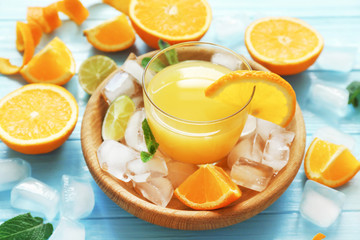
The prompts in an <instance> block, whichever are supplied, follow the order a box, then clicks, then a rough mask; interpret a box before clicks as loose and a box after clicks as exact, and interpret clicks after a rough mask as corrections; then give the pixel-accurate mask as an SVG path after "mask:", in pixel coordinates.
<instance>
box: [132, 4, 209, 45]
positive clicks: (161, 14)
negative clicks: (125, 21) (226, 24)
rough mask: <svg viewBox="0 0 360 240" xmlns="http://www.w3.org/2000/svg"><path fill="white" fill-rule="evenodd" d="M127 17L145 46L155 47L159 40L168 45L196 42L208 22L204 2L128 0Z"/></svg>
mask: <svg viewBox="0 0 360 240" xmlns="http://www.w3.org/2000/svg"><path fill="white" fill-rule="evenodd" d="M129 17H130V19H131V23H132V25H133V27H134V29H135V31H136V33H137V34H138V35H139V36H140V37H141V39H142V40H144V42H145V43H146V44H148V45H149V46H150V47H152V48H158V44H157V43H158V41H159V39H162V40H164V41H166V42H168V43H170V44H175V43H180V42H185V41H195V40H200V39H201V37H202V36H203V35H204V34H205V33H206V32H207V30H208V29H209V26H210V22H211V9H210V6H209V4H208V3H207V1H206V0H166V1H163V0H132V1H131V2H130V6H129Z"/></svg>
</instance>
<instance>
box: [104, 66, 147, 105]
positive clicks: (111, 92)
mask: <svg viewBox="0 0 360 240" xmlns="http://www.w3.org/2000/svg"><path fill="white" fill-rule="evenodd" d="M135 81H136V80H135V78H134V77H133V76H131V75H130V74H129V73H127V72H125V71H123V70H120V71H118V72H117V73H115V74H114V75H113V76H112V78H111V79H110V80H109V81H108V82H107V84H106V85H105V87H104V88H103V89H102V94H103V96H104V98H105V99H106V101H107V102H108V103H109V104H110V103H111V102H112V101H114V100H115V99H116V98H117V97H119V96H121V95H127V96H128V97H132V96H133V95H134V94H135V93H136V92H137V91H138V88H140V86H138V84H137V83H135Z"/></svg>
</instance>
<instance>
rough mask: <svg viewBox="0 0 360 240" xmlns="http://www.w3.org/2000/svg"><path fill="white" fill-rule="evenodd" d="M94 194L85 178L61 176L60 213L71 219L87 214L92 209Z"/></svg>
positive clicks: (83, 216)
mask: <svg viewBox="0 0 360 240" xmlns="http://www.w3.org/2000/svg"><path fill="white" fill-rule="evenodd" d="M94 205H95V196H94V191H93V189H92V187H91V184H90V183H89V182H88V181H86V180H85V179H82V178H79V177H73V176H68V175H63V176H62V191H61V203H60V214H61V216H63V217H67V218H70V219H73V220H77V219H80V218H85V217H87V216H89V215H90V214H91V212H92V210H93V209H94Z"/></svg>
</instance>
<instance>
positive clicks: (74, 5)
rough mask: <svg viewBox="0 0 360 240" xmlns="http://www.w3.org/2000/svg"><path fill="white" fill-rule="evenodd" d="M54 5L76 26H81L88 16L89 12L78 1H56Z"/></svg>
mask: <svg viewBox="0 0 360 240" xmlns="http://www.w3.org/2000/svg"><path fill="white" fill-rule="evenodd" d="M56 4H57V9H58V10H59V11H61V12H63V13H64V14H66V15H67V16H68V17H69V18H70V19H71V20H73V21H74V22H76V23H77V24H78V25H80V24H82V23H83V22H84V21H85V20H86V19H87V17H88V16H89V11H88V10H87V9H86V8H85V7H84V5H82V3H81V2H80V1H79V0H62V1H58V2H57V3H56Z"/></svg>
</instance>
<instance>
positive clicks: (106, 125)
mask: <svg viewBox="0 0 360 240" xmlns="http://www.w3.org/2000/svg"><path fill="white" fill-rule="evenodd" d="M134 111H135V104H134V102H133V101H132V100H131V98H129V97H128V96H125V95H122V96H120V97H118V98H116V99H115V101H114V102H112V103H111V105H110V107H109V108H108V110H107V112H106V114H105V118H104V121H103V125H102V138H103V139H104V140H108V139H111V140H115V141H119V140H121V139H122V138H123V137H124V134H125V130H126V126H127V123H128V121H129V119H130V117H131V115H132V114H133V113H134Z"/></svg>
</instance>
